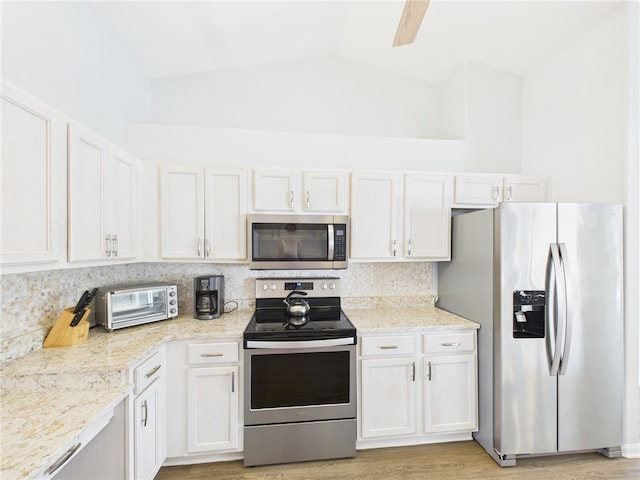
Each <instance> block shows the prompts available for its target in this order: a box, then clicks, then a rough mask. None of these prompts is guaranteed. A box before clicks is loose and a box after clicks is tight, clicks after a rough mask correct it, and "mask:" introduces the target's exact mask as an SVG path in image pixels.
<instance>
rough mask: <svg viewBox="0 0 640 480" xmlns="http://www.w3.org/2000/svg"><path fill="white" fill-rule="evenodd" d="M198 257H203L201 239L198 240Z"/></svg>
mask: <svg viewBox="0 0 640 480" xmlns="http://www.w3.org/2000/svg"><path fill="white" fill-rule="evenodd" d="M198 256H199V257H201V256H202V245H201V244H200V239H198Z"/></svg>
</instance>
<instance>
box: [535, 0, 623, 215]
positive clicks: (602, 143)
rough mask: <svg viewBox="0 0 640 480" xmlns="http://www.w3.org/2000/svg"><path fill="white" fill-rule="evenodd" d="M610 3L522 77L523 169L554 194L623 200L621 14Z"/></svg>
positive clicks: (567, 197)
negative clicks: (548, 181) (543, 178)
mask: <svg viewBox="0 0 640 480" xmlns="http://www.w3.org/2000/svg"><path fill="white" fill-rule="evenodd" d="M625 18H626V17H625V9H624V8H622V7H619V8H616V9H615V10H614V11H613V12H612V13H610V14H609V15H607V16H606V17H604V18H603V19H602V20H601V21H600V22H598V23H597V24H596V25H594V26H593V27H592V28H590V29H589V30H587V31H586V32H585V34H584V35H583V36H582V37H581V38H580V39H579V40H577V41H576V42H574V43H573V44H571V45H570V46H568V48H566V49H564V50H561V51H559V52H558V53H557V54H556V56H555V57H553V58H551V59H550V60H549V61H548V62H547V63H546V64H545V65H543V66H541V67H540V68H538V69H536V71H535V72H533V73H532V74H530V75H528V76H527V77H526V78H525V80H524V93H523V99H524V100H523V101H524V110H523V132H524V136H523V142H522V143H523V154H522V171H523V173H532V174H540V175H547V176H549V177H553V180H552V182H553V185H552V195H553V200H556V201H568V202H580V201H585V202H617V203H623V202H624V201H625V198H624V183H625V180H624V171H625V161H626V141H625V139H626V108H627V104H626V101H627V90H626V65H627V56H626V53H625V52H626V51H627V44H626V36H625V32H626V21H625Z"/></svg>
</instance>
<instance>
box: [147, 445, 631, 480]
mask: <svg viewBox="0 0 640 480" xmlns="http://www.w3.org/2000/svg"><path fill="white" fill-rule="evenodd" d="M178 479H180V480H204V479H234V480H240V479H246V480H249V479H251V480H258V479H259V480H275V479H278V480H285V479H286V480H299V479H300V480H303V479H304V480H354V479H361V480H418V479H419V480H424V479H437V480H454V479H455V480H460V479H474V480H475V479H492V480H493V479H518V480H531V479H545V480H558V479H566V480H578V479H590V480H597V479H603V480H604V479H607V480H639V479H640V460H638V459H628V458H616V459H608V458H605V457H603V456H602V455H600V454H598V453H585V454H579V455H558V456H552V457H541V458H526V459H519V460H518V462H517V466H516V467H506V468H501V467H499V466H498V464H496V463H495V462H494V461H493V459H492V458H491V457H490V456H489V455H488V454H487V453H486V452H485V451H484V450H483V449H482V447H480V446H479V445H478V444H477V443H476V442H474V441H468V442H457V443H446V444H434V445H420V446H413V447H400V448H383V449H377V450H359V451H358V452H357V455H356V457H355V458H350V459H342V460H325V461H318V462H305V463H293V464H286V465H269V466H262V467H248V468H244V467H243V466H242V461H240V460H239V461H234V462H220V463H208V464H200V465H188V466H180V467H164V468H162V469H161V470H160V472H159V473H158V475H157V476H156V480H178Z"/></svg>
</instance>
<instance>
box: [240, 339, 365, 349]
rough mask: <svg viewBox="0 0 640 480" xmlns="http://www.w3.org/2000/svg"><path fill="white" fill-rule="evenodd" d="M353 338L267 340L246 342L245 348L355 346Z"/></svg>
mask: <svg viewBox="0 0 640 480" xmlns="http://www.w3.org/2000/svg"><path fill="white" fill-rule="evenodd" d="M355 343H356V339H355V338H354V337H347V338H328V339H324V340H299V341H292V342H287V341H268V340H247V345H246V348H264V349H274V350H275V349H277V350H281V349H294V348H295V349H307V348H318V347H336V346H338V345H355Z"/></svg>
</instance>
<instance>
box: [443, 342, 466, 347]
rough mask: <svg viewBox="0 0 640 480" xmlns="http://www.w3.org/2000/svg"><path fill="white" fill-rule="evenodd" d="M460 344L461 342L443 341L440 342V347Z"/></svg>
mask: <svg viewBox="0 0 640 480" xmlns="http://www.w3.org/2000/svg"><path fill="white" fill-rule="evenodd" d="M460 345H462V342H444V343H441V344H440V346H442V347H459V346H460Z"/></svg>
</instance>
